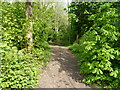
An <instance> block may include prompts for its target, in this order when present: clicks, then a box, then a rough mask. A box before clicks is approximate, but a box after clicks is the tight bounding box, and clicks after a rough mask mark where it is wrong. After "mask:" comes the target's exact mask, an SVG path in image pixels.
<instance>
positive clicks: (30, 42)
mask: <svg viewBox="0 0 120 90" xmlns="http://www.w3.org/2000/svg"><path fill="white" fill-rule="evenodd" d="M26 19H27V21H28V26H27V34H26V37H27V40H28V41H27V48H28V50H31V49H32V46H33V37H32V29H33V28H32V27H33V25H32V2H31V0H26Z"/></svg>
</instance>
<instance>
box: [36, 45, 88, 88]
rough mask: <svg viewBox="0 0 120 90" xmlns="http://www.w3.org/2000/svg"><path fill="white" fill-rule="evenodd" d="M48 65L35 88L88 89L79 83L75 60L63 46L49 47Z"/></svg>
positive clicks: (80, 78) (79, 77)
mask: <svg viewBox="0 0 120 90" xmlns="http://www.w3.org/2000/svg"><path fill="white" fill-rule="evenodd" d="M51 49H52V57H51V58H50V63H49V64H48V65H47V67H45V68H44V69H43V73H42V74H40V77H41V79H40V80H39V84H38V86H37V88H90V87H89V86H87V85H86V84H84V83H81V80H82V77H83V75H82V74H80V73H79V71H80V70H79V67H78V66H77V65H76V64H77V58H76V57H75V56H74V55H73V54H72V53H71V52H70V50H68V48H66V47H64V46H55V45H51Z"/></svg>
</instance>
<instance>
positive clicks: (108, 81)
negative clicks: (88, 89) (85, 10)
mask: <svg viewBox="0 0 120 90" xmlns="http://www.w3.org/2000/svg"><path fill="white" fill-rule="evenodd" d="M112 6H113V3H104V4H102V5H100V8H98V12H97V13H96V14H92V15H91V16H90V17H89V20H93V26H92V27H90V30H89V31H87V32H86V33H85V34H84V35H83V36H82V37H81V38H80V44H74V45H73V46H72V47H71V48H72V49H73V51H74V52H76V53H77V55H78V56H79V57H80V60H79V62H78V65H79V66H80V68H81V71H80V72H81V73H84V74H85V77H84V79H83V82H85V83H87V84H93V83H97V84H99V85H101V86H102V87H115V88H116V87H119V84H120V67H119V66H120V47H119V46H118V45H117V44H118V42H119V38H120V31H119V29H118V26H117V22H118V21H117V20H118V13H117V9H116V8H113V7H112ZM77 47H78V48H79V50H78V49H76V48H77ZM74 49H75V50H74Z"/></svg>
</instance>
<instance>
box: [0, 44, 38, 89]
mask: <svg viewBox="0 0 120 90" xmlns="http://www.w3.org/2000/svg"><path fill="white" fill-rule="evenodd" d="M1 48H2V59H1V62H2V63H1V80H0V81H1V87H2V88H33V87H35V85H36V83H37V82H38V74H39V73H40V71H39V69H38V66H40V64H39V63H38V62H37V61H36V60H35V58H33V56H32V54H28V53H26V52H25V50H19V51H18V50H17V48H16V47H12V48H10V47H8V46H7V47H6V46H5V45H4V46H1Z"/></svg>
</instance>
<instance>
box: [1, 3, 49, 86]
mask: <svg viewBox="0 0 120 90" xmlns="http://www.w3.org/2000/svg"><path fill="white" fill-rule="evenodd" d="M39 5H40V4H39ZM1 6H2V9H1V12H2V23H1V25H2V27H1V35H2V37H0V38H1V39H2V43H1V45H0V53H2V55H1V77H0V83H1V87H2V88H34V87H36V85H37V82H38V77H39V76H38V74H39V73H40V70H39V68H40V67H43V66H46V64H47V62H48V60H47V59H48V58H49V56H50V54H49V52H50V48H49V44H48V42H47V39H48V33H47V32H48V30H47V31H46V29H48V28H49V27H48V26H45V27H44V25H45V24H46V22H41V21H42V20H41V19H38V21H37V19H33V23H34V24H33V41H34V44H33V47H32V50H31V52H28V50H27V48H26V47H27V40H26V33H27V31H26V30H27V25H28V21H27V20H26V17H25V3H24V2H22V3H20V2H15V3H9V2H1ZM34 8H36V7H34ZM36 12H38V11H36ZM34 14H35V12H34ZM38 14H39V13H37V14H35V15H34V17H35V16H38ZM38 18H41V17H38ZM45 21H46V20H45ZM39 22H41V23H40V24H39ZM35 23H36V24H35ZM40 25H43V26H40ZM41 28H42V29H41Z"/></svg>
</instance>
